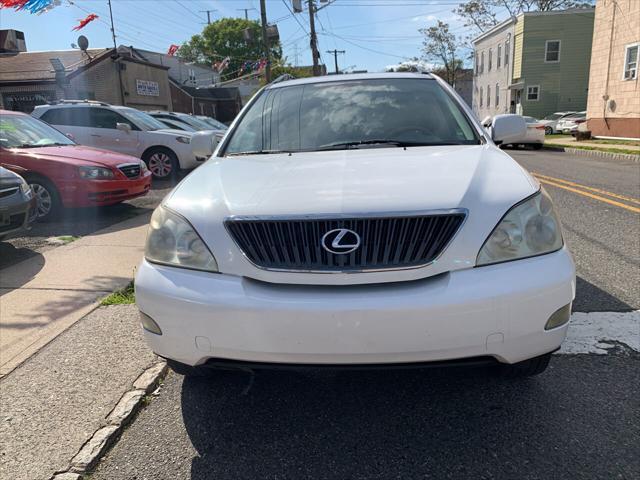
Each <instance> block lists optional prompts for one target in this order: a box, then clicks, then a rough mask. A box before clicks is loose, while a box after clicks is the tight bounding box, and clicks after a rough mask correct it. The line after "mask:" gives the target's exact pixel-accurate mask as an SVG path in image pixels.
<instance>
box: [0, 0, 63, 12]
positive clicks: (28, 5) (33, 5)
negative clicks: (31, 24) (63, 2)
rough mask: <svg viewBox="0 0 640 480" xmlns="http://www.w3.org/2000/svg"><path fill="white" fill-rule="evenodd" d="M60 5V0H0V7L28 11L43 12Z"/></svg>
mask: <svg viewBox="0 0 640 480" xmlns="http://www.w3.org/2000/svg"><path fill="white" fill-rule="evenodd" d="M58 5H60V0H0V8H13V9H15V10H27V11H28V12H29V13H37V14H40V13H45V12H47V11H49V10H51V9H52V8H53V7H57V6H58Z"/></svg>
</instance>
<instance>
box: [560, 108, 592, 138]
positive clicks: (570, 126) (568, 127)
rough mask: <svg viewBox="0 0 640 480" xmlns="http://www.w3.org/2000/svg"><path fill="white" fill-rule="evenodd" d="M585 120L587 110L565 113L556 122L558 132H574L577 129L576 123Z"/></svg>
mask: <svg viewBox="0 0 640 480" xmlns="http://www.w3.org/2000/svg"><path fill="white" fill-rule="evenodd" d="M586 121H587V112H577V113H572V114H571V115H567V116H566V117H564V118H563V119H562V120H560V121H559V122H558V125H557V126H556V128H557V130H558V131H559V132H560V133H565V134H567V133H571V134H572V133H574V132H575V131H576V130H578V125H580V124H581V123H584V122H586Z"/></svg>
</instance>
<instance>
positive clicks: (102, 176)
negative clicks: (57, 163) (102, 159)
mask: <svg viewBox="0 0 640 480" xmlns="http://www.w3.org/2000/svg"><path fill="white" fill-rule="evenodd" d="M79 169H80V177H82V178H86V179H87V180H108V179H110V178H113V177H114V175H113V172H112V171H111V170H109V169H108V168H102V167H79Z"/></svg>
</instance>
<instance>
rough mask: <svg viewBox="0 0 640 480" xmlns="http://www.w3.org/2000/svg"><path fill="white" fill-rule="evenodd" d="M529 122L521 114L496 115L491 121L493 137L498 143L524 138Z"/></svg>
mask: <svg viewBox="0 0 640 480" xmlns="http://www.w3.org/2000/svg"><path fill="white" fill-rule="evenodd" d="M526 133H527V124H526V123H525V121H524V118H523V117H522V116H521V115H511V114H505V115H496V116H495V117H493V121H492V122H491V138H492V139H493V141H494V142H495V143H497V144H500V143H510V142H512V141H518V140H522V137H524V135H525V134H526Z"/></svg>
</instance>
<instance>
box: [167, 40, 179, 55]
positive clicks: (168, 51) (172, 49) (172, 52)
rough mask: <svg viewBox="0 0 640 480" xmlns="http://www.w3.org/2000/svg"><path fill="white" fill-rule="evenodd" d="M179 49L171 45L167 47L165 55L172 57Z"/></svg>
mask: <svg viewBox="0 0 640 480" xmlns="http://www.w3.org/2000/svg"><path fill="white" fill-rule="evenodd" d="M179 48H180V47H179V46H178V45H174V44H173V43H172V44H171V45H170V46H169V50H167V55H170V56H172V57H173V56H174V55H175V54H176V52H177V51H178V49H179Z"/></svg>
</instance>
